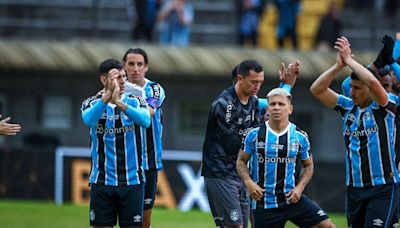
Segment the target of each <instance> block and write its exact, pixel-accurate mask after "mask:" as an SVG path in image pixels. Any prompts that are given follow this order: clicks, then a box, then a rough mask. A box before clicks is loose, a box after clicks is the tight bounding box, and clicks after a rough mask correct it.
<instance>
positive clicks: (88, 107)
mask: <svg viewBox="0 0 400 228" xmlns="http://www.w3.org/2000/svg"><path fill="white" fill-rule="evenodd" d="M106 108H107V103H104V101H103V99H99V98H97V99H96V98H94V97H92V98H88V99H86V100H85V101H84V102H83V103H82V108H81V111H82V120H83V123H84V124H85V125H86V126H95V125H96V124H97V122H98V121H99V120H100V118H101V116H102V115H103V113H104V111H105V110H106Z"/></svg>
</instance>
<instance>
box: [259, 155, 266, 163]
mask: <svg viewBox="0 0 400 228" xmlns="http://www.w3.org/2000/svg"><path fill="white" fill-rule="evenodd" d="M264 161H265V160H264V156H263V155H262V154H260V153H259V154H258V163H264Z"/></svg>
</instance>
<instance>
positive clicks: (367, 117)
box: [363, 112, 374, 121]
mask: <svg viewBox="0 0 400 228" xmlns="http://www.w3.org/2000/svg"><path fill="white" fill-rule="evenodd" d="M373 118H374V116H373V115H372V113H371V112H365V114H364V117H363V119H365V120H368V121H370V120H372V119H373Z"/></svg>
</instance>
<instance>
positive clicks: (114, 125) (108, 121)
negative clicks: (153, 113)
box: [82, 94, 150, 186]
mask: <svg viewBox="0 0 400 228" xmlns="http://www.w3.org/2000/svg"><path fill="white" fill-rule="evenodd" d="M121 100H122V102H124V103H126V104H127V105H128V109H127V110H126V111H124V112H123V111H121V109H119V108H117V107H116V105H114V104H111V103H108V104H105V103H104V102H103V101H102V100H101V96H100V95H99V96H94V97H90V98H88V99H86V100H85V101H84V102H83V103H82V119H83V121H84V123H85V124H86V125H87V126H88V127H89V129H90V138H91V154H92V169H91V173H90V177H89V183H96V184H104V185H109V186H121V185H135V184H140V183H143V182H144V172H143V170H142V168H141V163H142V143H141V131H140V127H141V126H143V127H145V126H146V125H147V126H148V124H149V122H150V115H149V113H148V110H147V105H146V101H145V100H144V99H143V98H141V97H138V96H134V95H127V94H123V96H122V99H121ZM139 125H140V126H139Z"/></svg>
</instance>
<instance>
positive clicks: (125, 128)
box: [96, 124, 135, 135]
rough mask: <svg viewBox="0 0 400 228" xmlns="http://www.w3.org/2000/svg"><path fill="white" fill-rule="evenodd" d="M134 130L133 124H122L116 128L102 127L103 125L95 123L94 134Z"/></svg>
mask: <svg viewBox="0 0 400 228" xmlns="http://www.w3.org/2000/svg"><path fill="white" fill-rule="evenodd" d="M133 130H135V127H134V125H129V126H122V127H117V128H104V126H103V125H101V124H97V125H96V134H111V135H113V134H120V133H126V132H129V131H133Z"/></svg>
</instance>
